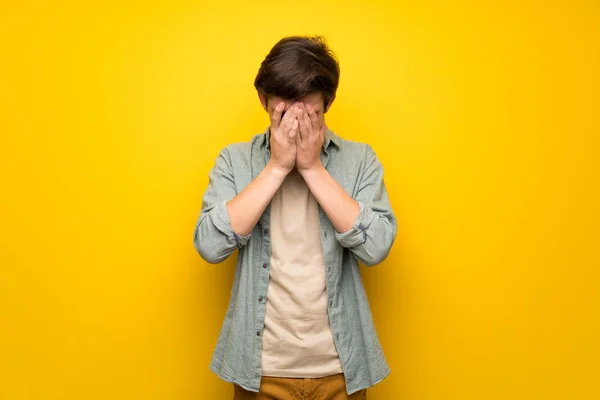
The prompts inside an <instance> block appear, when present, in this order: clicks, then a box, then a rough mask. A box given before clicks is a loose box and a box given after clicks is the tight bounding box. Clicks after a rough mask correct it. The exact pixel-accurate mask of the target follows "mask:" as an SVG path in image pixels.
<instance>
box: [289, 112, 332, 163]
mask: <svg viewBox="0 0 600 400" xmlns="http://www.w3.org/2000/svg"><path fill="white" fill-rule="evenodd" d="M297 119H298V126H299V129H298V135H297V136H296V168H297V169H298V171H300V172H302V171H306V170H310V169H313V168H315V167H318V166H319V165H321V148H322V147H323V141H324V140H325V131H326V130H327V127H326V126H325V121H323V123H320V122H319V118H318V117H317V114H316V113H315V110H314V108H312V107H311V106H310V105H309V104H302V105H301V108H300V110H298V115H297Z"/></svg>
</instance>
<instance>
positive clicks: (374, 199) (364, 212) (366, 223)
mask: <svg viewBox="0 0 600 400" xmlns="http://www.w3.org/2000/svg"><path fill="white" fill-rule="evenodd" d="M364 165H365V167H364V170H363V172H362V174H361V175H360V178H359V182H358V185H357V190H356V194H355V196H354V200H355V201H356V202H357V203H358V206H359V212H358V216H357V217H356V219H355V220H354V224H353V226H352V228H351V229H350V230H348V231H346V232H342V233H340V232H336V235H335V236H336V239H337V240H338V242H339V243H340V244H341V245H342V246H343V247H345V248H348V249H349V250H350V251H351V252H352V253H353V254H354V256H355V257H356V258H357V259H358V260H359V261H361V262H362V263H363V264H365V265H367V266H372V265H376V264H379V263H380V262H382V261H383V260H384V259H385V258H386V257H387V256H388V254H389V252H390V249H391V247H392V244H393V243H394V239H395V237H396V231H397V222H396V218H395V216H394V213H393V211H392V207H391V205H390V201H389V198H388V195H387V190H386V187H385V183H384V181H383V166H382V165H381V162H380V161H379V159H378V158H377V156H376V154H375V152H374V151H373V149H372V148H371V146H366V151H365V161H364Z"/></svg>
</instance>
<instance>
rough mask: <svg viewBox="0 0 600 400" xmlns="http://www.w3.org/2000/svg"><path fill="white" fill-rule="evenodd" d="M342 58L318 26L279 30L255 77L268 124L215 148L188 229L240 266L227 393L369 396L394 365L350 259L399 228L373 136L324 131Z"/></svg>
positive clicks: (375, 259) (219, 349) (202, 249)
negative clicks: (299, 31) (314, 32)
mask: <svg viewBox="0 0 600 400" xmlns="http://www.w3.org/2000/svg"><path fill="white" fill-rule="evenodd" d="M338 81H339V66H338V63H337V60H336V58H335V56H334V55H333V53H332V52H331V50H330V49H329V48H328V47H327V45H326V43H325V42H324V41H323V39H321V38H320V37H288V38H284V39H282V40H281V41H279V42H278V43H277V44H276V45H275V46H274V47H273V49H272V50H271V52H270V53H269V54H268V55H267V57H266V58H265V60H264V61H263V62H262V64H261V67H260V69H259V71H258V75H257V77H256V80H255V82H254V84H255V87H256V89H257V91H258V96H259V99H260V102H261V104H262V106H263V108H264V109H265V110H266V111H267V113H268V114H269V117H270V121H271V124H270V126H269V128H268V129H266V131H265V132H264V133H262V134H259V135H255V136H254V137H253V138H252V139H251V140H250V141H249V142H244V143H235V144H232V145H229V146H227V147H226V148H225V149H223V150H222V151H221V153H220V154H219V156H218V157H217V160H216V162H215V165H214V168H213V169H212V171H211V172H210V182H209V185H208V188H207V190H206V193H205V194H204V197H203V202H202V210H201V212H200V216H199V218H198V221H197V224H196V229H195V232H194V245H195V247H196V250H197V251H198V252H199V253H200V255H201V256H202V258H204V259H205V260H206V261H207V262H209V263H220V262H222V261H223V260H225V259H226V258H227V257H228V256H229V255H230V254H231V253H233V251H234V250H236V249H237V250H238V259H237V268H236V272H235V278H234V283H233V289H232V293H231V299H230V302H229V308H228V310H227V313H226V315H225V320H224V322H223V327H222V329H221V333H220V335H219V339H218V341H217V345H216V348H215V351H214V355H213V359H212V363H211V366H210V368H211V370H212V371H213V372H215V373H216V374H218V376H219V377H220V378H221V379H223V380H225V381H228V382H233V383H234V398H235V399H278V400H281V399H308V398H310V399H313V398H314V399H364V398H366V390H367V388H368V387H371V386H373V385H375V384H376V383H378V382H380V381H381V380H382V379H383V378H385V377H386V376H387V375H388V373H389V368H388V365H387V363H386V360H385V357H384V355H383V352H382V349H381V346H380V344H379V340H378V338H377V333H376V332H375V328H374V325H373V320H372V317H371V310H370V308H369V303H368V301H367V298H366V295H365V291H364V287H363V283H362V279H361V276H360V272H359V265H358V262H357V260H358V261H361V262H362V263H363V264H365V265H368V266H371V265H375V264H378V263H380V262H381V261H382V260H383V259H384V258H386V257H387V255H388V253H389V251H390V248H391V246H392V243H393V241H394V238H395V235H396V219H395V217H394V215H393V213H392V209H391V207H390V203H389V200H388V196H387V192H386V188H385V185H384V182H383V168H382V166H381V163H380V162H379V160H378V158H377V157H376V155H375V153H374V152H373V150H372V148H371V147H370V146H368V145H366V144H362V143H357V142H352V141H348V140H344V139H342V138H341V137H339V136H337V135H336V134H334V133H333V132H332V131H331V130H329V129H328V128H327V126H326V124H325V118H324V114H325V113H326V112H327V111H328V110H329V108H330V107H331V104H332V103H333V101H334V99H335V94H336V90H337V87H338Z"/></svg>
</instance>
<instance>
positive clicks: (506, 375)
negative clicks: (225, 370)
mask: <svg viewBox="0 0 600 400" xmlns="http://www.w3.org/2000/svg"><path fill="white" fill-rule="evenodd" d="M87 3H88V2H85V1H78V2H76V1H57V2H42V1H31V2H25V1H3V2H2V5H0V37H1V39H0V46H1V47H0V57H1V58H0V107H1V113H0V132H1V143H0V160H1V161H0V165H1V173H2V176H1V179H2V180H1V188H2V207H1V211H0V213H1V221H0V222H1V226H2V237H1V240H2V246H1V252H2V253H1V259H0V263H1V268H0V307H1V308H0V399H2V400H21V399H44V400H45V399H64V400H95V399H102V400H107V399H112V400H121V399H123V400H133V399H140V400H142V399H143V400H151V399H169V400H170V399H177V400H179V399H228V398H231V393H232V390H231V386H230V385H229V384H227V383H224V382H221V381H220V380H219V379H218V378H217V377H216V376H215V375H213V374H212V373H211V372H210V371H209V369H208V365H209V362H210V358H211V355H212V351H213V348H214V345H215V343H216V340H217V335H218V332H219V329H220V327H221V323H222V320H223V317H224V314H225V309H226V305H227V301H228V297H229V291H230V285H231V280H232V277H233V269H234V258H235V257H232V258H231V259H230V260H228V261H227V262H226V263H224V264H222V265H218V266H214V265H208V264H206V263H204V262H203V261H202V260H201V258H200V257H199V256H198V255H197V254H196V253H195V250H194V248H193V246H192V234H193V228H194V225H195V222H196V218H197V216H198V213H199V211H200V206H201V196H202V194H203V192H204V189H205V188H206V185H207V181H208V172H209V170H210V168H211V167H212V165H213V162H214V159H215V157H216V155H217V153H218V151H219V150H220V149H221V148H222V147H224V146H225V145H226V144H228V143H230V142H233V141H243V140H248V139H249V138H250V137H251V135H252V134H254V133H259V132H262V131H263V130H264V129H265V127H266V126H267V123H268V119H267V115H266V113H264V111H263V110H262V108H261V107H260V105H259V102H258V98H257V96H256V93H255V91H254V88H253V85H252V83H253V79H254V76H255V74H256V72H257V70H258V67H259V64H260V62H261V61H262V59H263V58H264V56H265V55H266V53H267V52H268V51H269V49H270V48H271V46H272V45H273V44H274V43H275V42H276V41H277V40H278V39H280V38H281V37H283V36H286V35H291V34H315V33H319V34H323V35H325V36H326V37H327V38H328V40H329V43H330V45H331V47H332V48H333V49H334V51H335V52H336V53H337V55H338V57H339V60H340V62H341V70H342V74H341V83H340V88H339V92H338V98H337V100H336V103H335V104H334V106H333V108H332V109H331V112H330V113H328V115H327V121H328V125H329V126H330V128H332V129H333V130H334V131H335V132H337V133H338V134H340V135H341V136H343V137H346V138H348V139H354V140H359V141H367V142H369V143H370V144H371V145H372V146H373V148H374V149H375V151H376V152H377V154H378V156H379V157H380V159H381V160H382V162H383V164H384V167H385V172H386V182H387V186H388V188H389V192H390V197H391V199H392V205H393V207H394V209H395V212H396V214H397V217H398V221H399V230H398V236H397V240H396V242H395V245H394V248H393V250H392V254H391V256H390V257H389V258H388V259H387V260H386V261H385V262H384V263H383V264H382V265H380V266H377V267H375V268H372V269H363V277H364V281H365V285H366V288H367V292H368V296H369V298H370V301H371V307H372V310H373V314H374V318H375V324H376V327H377V329H378V332H379V336H380V339H381V342H382V345H383V348H384V351H385V354H386V357H387V359H388V362H389V364H390V367H391V369H392V373H391V375H390V376H389V377H388V378H386V379H385V380H384V381H383V382H382V383H381V384H379V385H377V386H375V387H374V388H373V389H371V390H370V391H369V393H370V394H369V398H370V399H404V400H447V399H448V400H453V399H457V400H471V399H473V400H476V399H477V400H480V399H485V400H492V399H502V400H504V399H513V400H516V399H541V400H542V399H543V400H551V399H565V400H570V399H573V400H587V399H598V398H600V361H599V360H600V344H599V342H600V322H599V320H600V311H599V310H600V309H599V307H600V276H599V275H600V273H599V268H600V252H599V250H600V249H599V247H600V246H599V245H600V228H599V225H600V215H599V211H598V208H599V206H598V205H599V204H600V194H599V185H600V159H599V157H600V146H599V142H600V140H599V138H598V137H599V135H600V117H599V115H600V79H599V75H600V74H599V71H600V4H599V3H598V2H597V1H579V0H578V1H566V0H563V1H547V2H542V1H500V0H497V1H488V2H475V1H471V2H470V1H464V0H459V1H453V2H436V1H432V0H425V1H415V2H381V1H369V2H367V1H364V2H351V1H343V2H342V1H337V2H327V1H322V0H319V1H310V0H309V1H296V2H290V1H287V2H242V1H240V2H232V1H229V2H228V1H220V2H219V1H217V2H185V1H169V2H167V1H165V2H157V1H150V0H147V1H143V2H142V1H140V2H127V1H106V2H100V3H103V5H94V6H92V5H89V4H87Z"/></svg>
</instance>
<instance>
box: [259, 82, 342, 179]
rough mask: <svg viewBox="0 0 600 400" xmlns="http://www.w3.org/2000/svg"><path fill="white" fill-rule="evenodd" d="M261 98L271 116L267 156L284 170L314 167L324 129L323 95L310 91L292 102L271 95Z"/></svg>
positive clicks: (316, 163)
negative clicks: (268, 152)
mask: <svg viewBox="0 0 600 400" xmlns="http://www.w3.org/2000/svg"><path fill="white" fill-rule="evenodd" d="M261 101H262V102H263V106H264V107H265V109H266V110H267V112H268V113H269V115H270V117H271V150H272V151H271V153H272V155H271V156H272V157H274V159H275V160H276V164H277V165H279V164H281V169H283V170H285V171H287V172H289V171H290V170H291V169H292V168H293V167H294V166H295V167H296V168H297V169H298V171H300V172H302V171H306V170H310V169H312V168H315V167H318V166H319V165H320V153H321V148H322V146H323V142H324V140H325V132H326V131H327V126H326V125H325V118H324V115H323V114H324V111H325V109H324V104H323V96H322V95H321V94H320V93H311V94H308V95H306V96H304V97H302V98H301V99H299V101H296V102H294V101H291V100H287V99H283V98H280V97H276V96H272V97H270V98H269V99H268V102H267V101H266V99H265V98H262V97H261ZM267 105H268V107H267ZM329 105H331V102H330V104H329ZM284 153H285V154H284ZM292 159H293V160H294V161H293V162H291V161H292ZM278 161H284V162H283V163H279V162H278Z"/></svg>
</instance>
